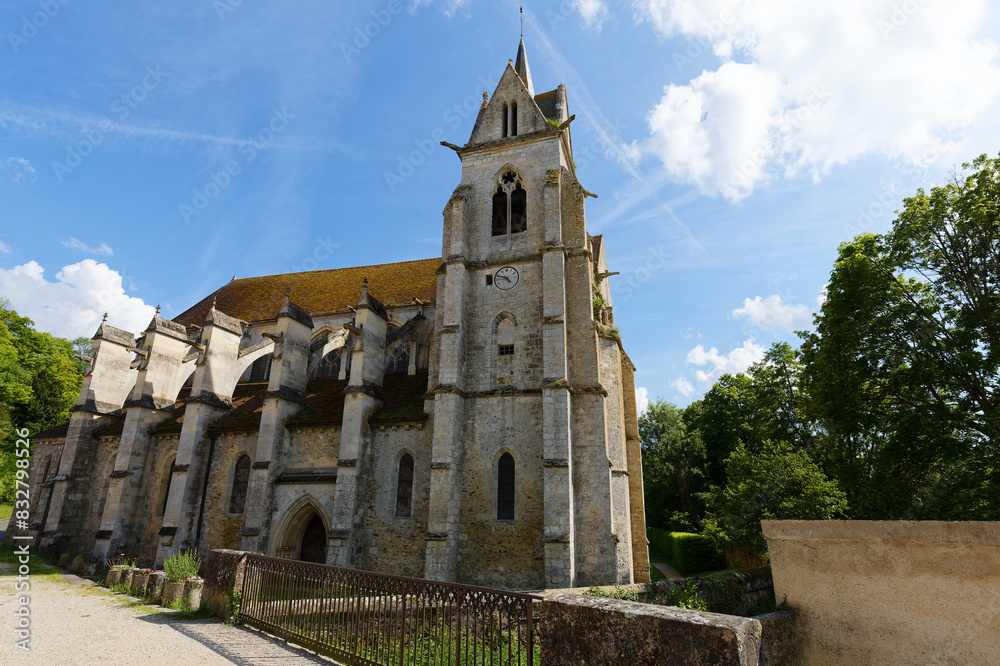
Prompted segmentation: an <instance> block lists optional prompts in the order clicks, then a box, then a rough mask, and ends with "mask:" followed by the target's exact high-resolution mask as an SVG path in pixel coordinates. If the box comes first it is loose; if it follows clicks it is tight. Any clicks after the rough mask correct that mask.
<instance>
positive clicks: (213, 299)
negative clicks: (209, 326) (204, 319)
mask: <svg viewBox="0 0 1000 666" xmlns="http://www.w3.org/2000/svg"><path fill="white" fill-rule="evenodd" d="M217 298H218V296H212V309H213V310H214V309H215V301H216V299H217Z"/></svg>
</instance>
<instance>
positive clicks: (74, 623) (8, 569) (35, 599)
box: [0, 563, 334, 666]
mask: <svg viewBox="0 0 1000 666" xmlns="http://www.w3.org/2000/svg"><path fill="white" fill-rule="evenodd" d="M15 582H16V576H15V572H14V570H13V566H12V565H10V564H2V563H0V618H3V619H0V664H45V665H47V666H48V665H54V664H59V665H60V666H62V665H64V664H65V665H70V664H73V665H75V664H128V665H134V664H151V665H153V664H155V665H156V666H160V665H161V664H163V665H173V664H241V665H244V664H245V665H247V666H250V665H256V664H281V665H282V666H285V665H289V666H299V665H304V664H325V665H326V666H330V665H331V664H333V663H334V662H332V661H329V660H327V659H323V658H321V657H318V656H316V655H314V654H312V653H310V652H307V651H305V650H301V649H299V648H296V647H293V646H290V645H288V644H287V643H285V642H283V641H279V640H277V639H275V638H272V637H270V636H267V635H265V634H262V633H260V632H257V631H254V630H252V629H247V628H245V627H229V626H226V625H225V624H222V623H221V622H219V621H218V620H217V619H214V618H209V619H201V620H185V619H180V618H179V617H178V616H177V613H175V612H173V611H166V610H164V609H158V608H156V607H152V606H146V605H145V604H139V603H138V602H137V601H136V600H134V599H132V598H131V597H125V596H123V595H116V594H114V593H112V592H109V591H108V590H105V589H103V588H100V587H95V586H94V585H93V583H91V582H90V581H84V580H82V579H80V578H78V577H76V576H71V575H61V574H58V573H44V572H39V573H37V574H36V573H35V572H32V575H31V589H30V590H29V591H27V592H18V591H16V590H15V589H14V584H15ZM24 594H28V595H30V604H29V608H30V611H31V615H30V620H31V627H30V631H31V638H30V643H29V646H30V648H31V651H30V652H25V651H24V650H21V649H19V648H17V647H16V646H15V642H16V641H17V640H18V638H17V636H16V634H15V631H14V629H15V626H14V624H15V621H16V618H15V616H14V612H15V610H17V608H18V607H19V597H20V596H21V595H24Z"/></svg>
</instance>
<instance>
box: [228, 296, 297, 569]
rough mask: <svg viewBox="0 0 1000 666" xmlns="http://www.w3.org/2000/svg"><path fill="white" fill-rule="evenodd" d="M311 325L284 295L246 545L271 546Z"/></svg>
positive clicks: (249, 496)
mask: <svg viewBox="0 0 1000 666" xmlns="http://www.w3.org/2000/svg"><path fill="white" fill-rule="evenodd" d="M312 330H313V321H312V317H310V316H309V314H308V313H307V312H306V311H305V310H303V309H302V308H300V307H299V306H297V305H295V304H293V303H292V302H291V301H290V300H289V299H288V296H287V295H286V297H285V304H284V305H283V306H282V308H281V310H280V311H279V312H278V323H277V327H276V329H275V333H274V334H268V337H270V338H271V339H273V340H274V352H273V353H272V356H271V357H272V365H271V376H270V379H269V380H268V384H267V391H266V392H265V394H264V406H263V409H262V412H261V418H260V431H259V433H258V436H257V451H256V454H255V456H254V461H253V465H252V468H251V473H250V485H249V492H248V494H247V505H246V506H247V508H246V516H245V518H244V523H243V530H242V531H241V532H240V534H241V536H242V537H243V550H251V551H258V552H266V551H267V543H268V538H269V534H270V528H271V520H272V519H273V517H274V516H273V513H274V507H273V497H274V480H275V479H276V478H277V477H278V476H279V475H280V473H281V466H282V456H281V453H282V449H283V444H284V440H285V438H286V437H287V431H286V430H285V422H286V421H287V420H288V419H289V418H290V417H292V416H294V415H295V413H296V412H298V411H299V410H301V409H302V407H303V405H305V402H306V398H305V395H306V383H307V381H308V379H309V376H308V368H309V355H310V345H311V341H312V340H311V337H312Z"/></svg>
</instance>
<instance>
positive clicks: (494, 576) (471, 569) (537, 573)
mask: <svg viewBox="0 0 1000 666" xmlns="http://www.w3.org/2000/svg"><path fill="white" fill-rule="evenodd" d="M541 415H542V398H541V395H538V396H523V397H499V396H497V397H493V398H479V399H476V400H469V401H468V402H467V425H466V438H465V440H466V442H467V445H466V448H465V455H464V456H463V458H462V502H461V516H462V524H463V528H462V532H461V534H460V536H459V542H460V545H459V562H458V582H462V583H469V584H472V585H484V586H488V587H500V588H504V589H519V590H530V589H538V588H540V587H544V583H545V579H544V551H543V549H542V530H543V524H544V523H543V521H544V504H543V496H542V484H543V476H542V454H543V451H542V440H541V437H540V436H539V433H540V432H541ZM505 451H509V452H510V454H511V455H512V456H513V457H514V463H515V474H514V480H515V496H514V516H515V517H514V520H513V521H507V520H497V518H496V516H497V513H496V512H497V508H496V494H497V463H498V462H499V459H500V456H501V455H502V454H503V453H504V452H505Z"/></svg>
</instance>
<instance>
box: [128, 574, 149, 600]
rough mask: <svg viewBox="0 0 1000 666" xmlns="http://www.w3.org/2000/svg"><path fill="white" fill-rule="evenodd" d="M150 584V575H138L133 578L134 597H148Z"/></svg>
mask: <svg viewBox="0 0 1000 666" xmlns="http://www.w3.org/2000/svg"><path fill="white" fill-rule="evenodd" d="M148 582H149V574H136V575H135V576H133V577H132V587H131V590H132V596H133V597H144V596H146V583H148Z"/></svg>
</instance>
